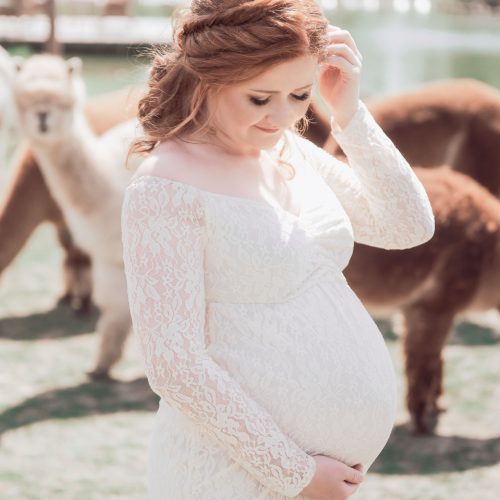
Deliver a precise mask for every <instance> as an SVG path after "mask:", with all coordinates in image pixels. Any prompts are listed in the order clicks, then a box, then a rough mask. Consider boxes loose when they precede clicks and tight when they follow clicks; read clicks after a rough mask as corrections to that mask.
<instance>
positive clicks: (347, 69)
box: [322, 55, 357, 73]
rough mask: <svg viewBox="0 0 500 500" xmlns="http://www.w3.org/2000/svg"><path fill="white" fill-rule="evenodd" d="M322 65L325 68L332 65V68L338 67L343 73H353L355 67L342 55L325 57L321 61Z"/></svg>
mask: <svg viewBox="0 0 500 500" xmlns="http://www.w3.org/2000/svg"><path fill="white" fill-rule="evenodd" d="M322 66H323V68H327V67H328V66H333V67H334V68H338V69H339V70H340V71H342V72H343V73H355V72H356V69H357V68H356V67H355V66H353V65H352V64H351V63H350V62H349V61H347V60H346V59H344V58H343V57H341V56H335V55H333V56H329V57H327V58H326V59H325V61H324V62H323V64H322Z"/></svg>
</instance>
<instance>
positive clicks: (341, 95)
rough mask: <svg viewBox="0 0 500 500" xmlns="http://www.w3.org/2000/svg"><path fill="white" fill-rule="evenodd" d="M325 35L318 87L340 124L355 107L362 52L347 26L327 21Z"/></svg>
mask: <svg viewBox="0 0 500 500" xmlns="http://www.w3.org/2000/svg"><path fill="white" fill-rule="evenodd" d="M328 37H329V39H330V45H329V46H328V49H327V54H326V55H325V56H323V57H322V58H320V59H319V61H318V62H319V64H320V73H319V78H318V85H319V91H320V94H321V97H322V98H323V99H324V101H325V103H326V104H327V105H328V107H329V108H330V111H331V113H332V115H333V118H334V119H335V121H336V122H337V123H338V124H339V126H340V127H341V128H344V127H345V126H346V125H347V124H348V123H349V121H350V119H351V118H352V117H353V115H354V113H355V112H356V110H357V108H358V100H359V88H360V79H361V62H362V60H363V56H362V55H361V53H360V52H359V50H358V48H357V47H356V43H355V42H354V39H353V38H352V36H351V34H350V33H349V32H348V31H347V30H344V29H341V28H339V27H338V26H332V25H329V26H328Z"/></svg>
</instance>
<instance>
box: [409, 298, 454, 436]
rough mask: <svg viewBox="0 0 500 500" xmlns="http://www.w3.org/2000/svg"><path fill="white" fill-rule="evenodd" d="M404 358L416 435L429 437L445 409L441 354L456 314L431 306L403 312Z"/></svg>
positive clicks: (411, 307)
mask: <svg viewBox="0 0 500 500" xmlns="http://www.w3.org/2000/svg"><path fill="white" fill-rule="evenodd" d="M403 315H404V319H405V327H404V355H405V369H406V379H407V394H406V404H407V407H408V411H409V413H410V417H411V424H412V428H413V431H414V432H415V433H417V434H425V433H430V432H432V431H433V430H434V429H435V426H436V425H437V417H438V413H439V412H440V411H442V408H440V407H439V405H438V398H439V397H440V396H441V394H442V392H443V391H442V379H443V359H442V351H443V349H444V346H445V344H446V340H447V338H448V334H449V332H450V330H451V327H452V325H453V318H454V314H452V313H449V312H445V311H444V312H443V311H439V312H438V313H436V312H435V311H433V310H432V309H430V308H429V306H427V307H426V306H425V305H422V304H420V305H411V306H409V307H407V308H405V309H404V311H403Z"/></svg>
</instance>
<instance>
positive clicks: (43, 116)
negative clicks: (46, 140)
mask: <svg viewBox="0 0 500 500" xmlns="http://www.w3.org/2000/svg"><path fill="white" fill-rule="evenodd" d="M48 115H49V113H47V111H41V112H39V113H38V120H39V126H40V132H47V130H48V129H49V127H48V126H47V117H48Z"/></svg>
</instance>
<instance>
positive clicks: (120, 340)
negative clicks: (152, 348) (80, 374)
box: [87, 259, 131, 380]
mask: <svg viewBox="0 0 500 500" xmlns="http://www.w3.org/2000/svg"><path fill="white" fill-rule="evenodd" d="M93 282H94V300H95V302H96V304H97V306H98V307H99V309H100V311H101V316H100V318H99V321H98V323H97V334H98V337H99V348H98V353H97V359H96V361H95V364H94V367H93V368H92V370H90V371H88V372H87V375H88V376H89V377H90V378H91V379H93V380H99V379H109V378H110V376H109V371H110V369H111V368H112V366H113V365H115V364H116V363H117V362H118V361H119V360H120V359H121V357H122V354H123V349H124V346H125V341H126V340H127V336H128V334H129V332H130V327H131V319H130V310H129V307H128V297H127V286H126V280H125V274H124V271H123V268H122V267H121V266H117V265H107V264H102V263H100V262H97V263H96V260H95V259H94V261H93Z"/></svg>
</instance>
